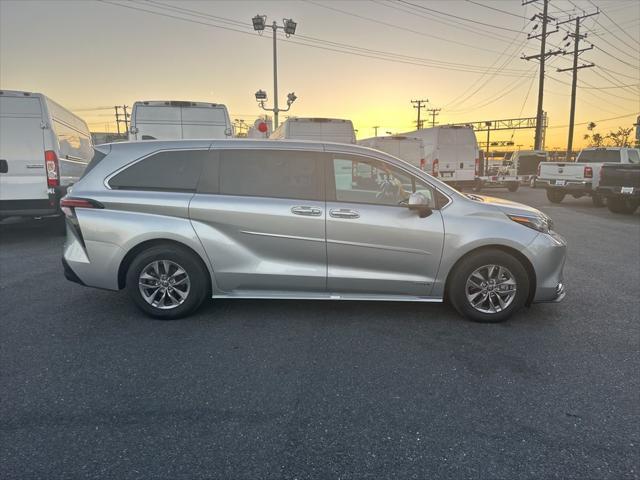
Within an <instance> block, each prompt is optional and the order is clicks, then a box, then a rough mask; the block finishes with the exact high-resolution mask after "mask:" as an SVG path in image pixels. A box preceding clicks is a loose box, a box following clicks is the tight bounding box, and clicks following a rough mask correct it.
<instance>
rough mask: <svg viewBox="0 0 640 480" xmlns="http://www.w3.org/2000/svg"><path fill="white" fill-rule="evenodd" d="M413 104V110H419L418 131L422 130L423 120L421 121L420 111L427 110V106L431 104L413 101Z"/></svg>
mask: <svg viewBox="0 0 640 480" xmlns="http://www.w3.org/2000/svg"><path fill="white" fill-rule="evenodd" d="M411 103H413V108H417V109H418V120H417V121H416V130H420V129H421V128H422V120H420V111H421V110H422V109H423V108H427V106H426V105H425V104H426V103H429V100H411Z"/></svg>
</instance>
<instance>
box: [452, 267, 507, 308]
mask: <svg viewBox="0 0 640 480" xmlns="http://www.w3.org/2000/svg"><path fill="white" fill-rule="evenodd" d="M516 290H517V283H516V279H515V277H514V276H513V274H512V273H511V272H510V271H509V269H507V268H505V267H502V266H500V265H484V266H482V267H480V268H478V269H476V270H475V271H474V272H473V273H472V274H471V275H469V278H468V279H467V283H466V286H465V294H466V296H467V300H468V302H469V304H470V305H471V306H472V307H473V308H474V309H475V310H477V311H479V312H481V313H489V314H491V313H498V312H502V311H503V310H505V309H506V308H508V307H509V305H511V304H512V303H513V300H514V299H515V298H516Z"/></svg>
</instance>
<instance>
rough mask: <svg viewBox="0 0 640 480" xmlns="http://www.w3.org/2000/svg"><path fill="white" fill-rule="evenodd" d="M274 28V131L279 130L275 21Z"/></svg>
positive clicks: (272, 26)
mask: <svg viewBox="0 0 640 480" xmlns="http://www.w3.org/2000/svg"><path fill="white" fill-rule="evenodd" d="M271 28H273V129H274V130H275V129H276V128H278V112H280V110H279V109H278V47H277V42H276V32H277V31H278V24H277V23H276V22H275V21H274V22H273V24H272V25H271Z"/></svg>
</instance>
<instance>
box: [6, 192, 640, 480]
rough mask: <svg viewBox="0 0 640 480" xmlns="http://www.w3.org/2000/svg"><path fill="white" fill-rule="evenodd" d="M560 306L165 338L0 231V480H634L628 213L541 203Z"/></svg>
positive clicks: (333, 314)
mask: <svg viewBox="0 0 640 480" xmlns="http://www.w3.org/2000/svg"><path fill="white" fill-rule="evenodd" d="M489 193H492V194H495V195H496V196H500V197H504V198H509V199H514V200H516V201H520V202H522V203H527V204H530V205H533V206H536V207H538V208H541V209H542V210H543V211H545V212H546V213H548V214H550V215H551V216H552V218H553V219H554V221H555V223H556V229H557V230H558V231H559V232H560V233H561V234H563V235H564V236H566V238H567V240H568V242H569V258H568V263H567V266H566V270H565V274H566V284H567V288H568V296H567V298H566V300H565V301H564V302H563V303H561V304H545V305H535V306H533V307H532V308H530V309H527V310H524V311H522V312H521V313H520V314H518V315H517V316H516V317H515V318H514V319H513V320H512V321H509V322H508V323H505V324H500V325H480V324H473V323H469V322H467V321H464V320H462V319H461V318H460V317H459V316H458V315H457V314H456V313H455V312H454V311H453V310H452V308H450V307H448V306H446V305H421V304H408V303H400V304H393V303H367V302H353V303H352V302H344V303H342V302H295V301H257V300H256V301H233V300H227V301H218V302H211V303H209V304H208V305H207V306H206V307H205V308H204V309H203V310H202V311H201V312H200V313H199V314H198V315H197V316H195V317H192V318H189V319H186V320H181V321H175V322H159V321H154V320H150V319H148V318H146V317H145V316H143V315H142V314H141V313H139V312H138V310H136V309H135V307H134V306H133V304H132V303H130V302H129V300H128V298H127V297H126V296H125V294H123V293H114V292H108V291H101V290H94V289H88V288H84V287H82V286H79V285H76V284H73V283H70V282H68V281H66V280H65V279H64V277H63V276H62V268H61V265H60V255H61V246H62V243H63V236H62V234H61V233H60V231H59V229H58V230H56V228H55V226H54V225H53V224H52V223H51V222H44V221H40V222H33V221H32V222H26V223H13V224H2V225H0V287H1V297H2V299H1V301H2V310H1V311H2V315H1V320H0V328H1V331H0V347H1V350H0V369H1V379H2V380H1V382H0V393H1V401H0V435H1V437H0V438H1V441H0V444H1V448H0V478H3V479H30V478H38V479H44V478H46V479H57V478H65V479H68V478H113V479H129V478H167V479H193V478H212V479H214V478H215V479H219V478H229V479H270V478H286V479H294V478H298V479H308V478H314V479H315V478H318V479H355V478H371V479H385V478H398V479H400V478H403V479H404V478H415V479H427V478H439V479H442V478H450V479H462V478H478V479H493V478H496V479H509V480H513V479H521V478H522V479H525V478H526V479H530V478H531V479H533V478H536V479H540V478H545V479H550V478H558V479H574V478H575V479H609V478H610V479H622V478H639V476H640V458H639V457H640V453H639V452H640V438H639V437H640V375H639V373H638V372H640V213H636V214H635V215H633V216H624V215H616V214H611V213H610V212H609V211H608V210H607V209H606V208H596V207H593V206H592V205H591V202H590V200H589V199H586V198H584V199H578V200H576V199H572V198H569V199H567V200H565V202H563V203H562V204H560V205H552V204H550V203H549V202H548V201H547V199H546V197H545V196H544V191H543V190H531V189H529V188H522V189H521V190H520V191H518V192H516V193H507V192H506V191H505V190H496V191H495V192H489Z"/></svg>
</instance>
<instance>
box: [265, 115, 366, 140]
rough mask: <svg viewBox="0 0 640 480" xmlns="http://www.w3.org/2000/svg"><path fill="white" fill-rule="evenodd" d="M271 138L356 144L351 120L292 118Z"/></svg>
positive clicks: (277, 129) (276, 130)
mask: <svg viewBox="0 0 640 480" xmlns="http://www.w3.org/2000/svg"><path fill="white" fill-rule="evenodd" d="M269 138H270V139H272V140H285V139H295V140H315V141H325V142H338V143H356V132H355V131H354V129H353V123H351V120H342V119H339V118H301V117H290V118H287V119H286V120H285V121H284V123H282V125H280V126H279V127H278V128H276V129H275V131H274V132H273V133H272V134H271V136H270V137H269Z"/></svg>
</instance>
